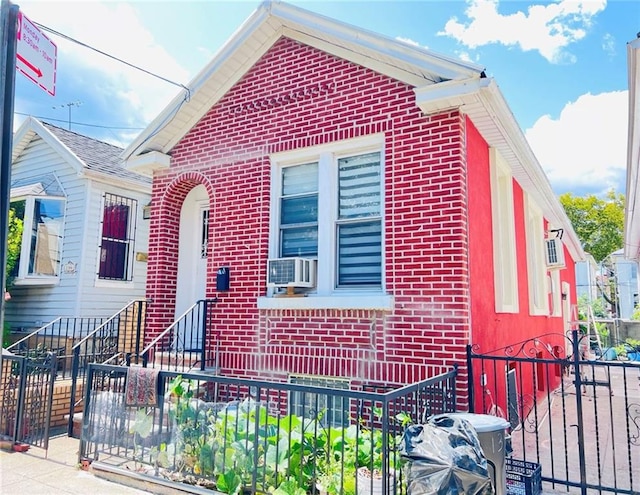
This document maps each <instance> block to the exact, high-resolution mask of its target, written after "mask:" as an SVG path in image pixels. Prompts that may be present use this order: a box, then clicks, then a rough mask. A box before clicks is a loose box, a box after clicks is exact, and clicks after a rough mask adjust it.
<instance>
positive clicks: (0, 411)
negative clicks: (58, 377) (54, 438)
mask: <svg viewBox="0 0 640 495" xmlns="http://www.w3.org/2000/svg"><path fill="white" fill-rule="evenodd" d="M57 365H58V363H57V358H56V355H55V354H54V353H48V354H42V355H41V356H38V357H25V356H13V355H3V356H2V370H1V371H0V435H1V436H2V437H3V438H5V439H8V440H9V441H10V442H11V443H12V445H14V444H17V443H23V444H28V445H32V446H34V447H40V448H43V449H47V448H48V446H49V418H50V416H51V406H52V402H53V384H54V380H55V373H56V369H57Z"/></svg>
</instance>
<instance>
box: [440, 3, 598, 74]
mask: <svg viewBox="0 0 640 495" xmlns="http://www.w3.org/2000/svg"><path fill="white" fill-rule="evenodd" d="M467 3H468V7H467V9H466V11H465V14H466V16H467V18H468V19H469V22H464V21H463V22H459V21H458V19H457V18H455V17H454V18H452V19H450V20H449V21H448V22H447V23H446V25H445V27H444V31H441V32H439V33H438V34H439V35H444V36H450V37H452V38H455V39H456V40H458V41H459V42H461V43H462V44H464V45H465V46H468V47H469V48H477V47H479V46H484V45H488V44H492V43H498V44H502V45H505V46H519V47H520V49H521V50H523V51H530V50H536V51H538V52H539V53H540V55H542V56H543V57H544V58H546V59H547V60H548V61H549V62H552V63H567V62H574V61H575V57H574V56H573V55H572V54H570V53H569V52H567V51H566V50H565V48H566V47H567V46H569V45H570V44H571V43H575V42H576V41H579V40H580V39H582V38H584V37H585V36H586V33H587V29H588V28H589V26H590V25H591V19H592V18H593V17H594V16H596V15H597V14H598V13H599V12H601V11H602V10H604V8H605V7H606V4H607V2H606V0H590V1H586V2H577V1H575V0H562V1H561V2H558V3H549V4H544V5H531V6H529V8H528V9H527V12H526V13H525V12H522V11H519V12H516V13H514V14H508V15H503V14H500V13H499V12H498V5H499V2H498V0H467Z"/></svg>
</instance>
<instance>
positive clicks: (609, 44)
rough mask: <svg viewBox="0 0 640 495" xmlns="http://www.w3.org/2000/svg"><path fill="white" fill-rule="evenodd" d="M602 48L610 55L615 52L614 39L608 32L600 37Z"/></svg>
mask: <svg viewBox="0 0 640 495" xmlns="http://www.w3.org/2000/svg"><path fill="white" fill-rule="evenodd" d="M602 50H603V51H604V52H605V53H607V54H608V55H609V56H610V57H613V56H614V55H615V54H616V39H615V38H614V37H613V36H611V35H610V34H605V35H604V36H603V37H602Z"/></svg>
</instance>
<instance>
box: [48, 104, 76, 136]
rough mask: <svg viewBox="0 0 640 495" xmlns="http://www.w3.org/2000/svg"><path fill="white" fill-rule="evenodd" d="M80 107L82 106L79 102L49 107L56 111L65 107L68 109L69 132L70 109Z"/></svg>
mask: <svg viewBox="0 0 640 495" xmlns="http://www.w3.org/2000/svg"><path fill="white" fill-rule="evenodd" d="M80 105H82V102H81V101H70V102H69V103H63V104H61V105H56V106H54V107H51V108H53V109H54V110H56V109H58V108H64V107H67V108H68V109H69V130H71V107H79V106H80Z"/></svg>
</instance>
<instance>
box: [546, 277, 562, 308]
mask: <svg viewBox="0 0 640 495" xmlns="http://www.w3.org/2000/svg"><path fill="white" fill-rule="evenodd" d="M548 276H549V305H550V308H551V311H550V315H551V316H562V284H561V282H560V271H558V270H551V271H550V272H549V275H548Z"/></svg>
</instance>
